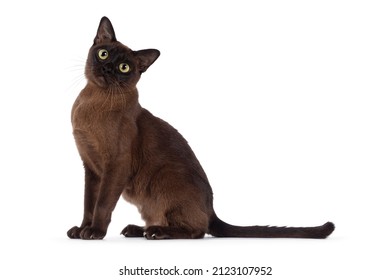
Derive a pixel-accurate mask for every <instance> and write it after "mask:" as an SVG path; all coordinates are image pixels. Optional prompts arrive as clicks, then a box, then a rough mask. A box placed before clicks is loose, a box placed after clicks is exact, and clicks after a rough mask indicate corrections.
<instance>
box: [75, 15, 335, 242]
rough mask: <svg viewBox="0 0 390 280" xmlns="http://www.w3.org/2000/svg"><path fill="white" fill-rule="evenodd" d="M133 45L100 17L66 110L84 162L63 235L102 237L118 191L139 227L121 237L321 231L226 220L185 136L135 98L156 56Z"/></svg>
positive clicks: (329, 226) (324, 229) (323, 233)
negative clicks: (78, 213)
mask: <svg viewBox="0 0 390 280" xmlns="http://www.w3.org/2000/svg"><path fill="white" fill-rule="evenodd" d="M159 55H160V52H159V51H158V50H154V49H147V50H141V51H133V50H131V49H129V48H128V47H126V46H125V45H123V44H121V43H120V42H118V41H117V40H116V37H115V33H114V29H113V27H112V25H111V22H110V21H109V19H108V18H106V17H103V18H102V19H101V22H100V25H99V28H98V31H97V35H96V37H95V40H94V44H93V46H92V47H91V49H90V51H89V55H88V59H87V64H86V68H85V76H86V78H87V80H88V83H87V85H86V87H85V88H84V89H83V90H82V91H81V93H80V95H79V96H78V98H77V99H76V101H75V103H74V106H73V109H72V124H73V133H74V137H75V140H76V144H77V148H78V150H79V153H80V156H81V159H82V161H83V163H84V168H85V198H84V218H83V221H82V223H81V226H80V227H73V228H71V229H70V230H69V231H68V236H69V237H70V238H81V239H102V238H103V237H104V236H105V235H106V232H107V228H108V225H109V223H110V220H111V214H112V211H113V210H114V208H115V205H116V203H117V201H118V199H119V197H120V196H121V195H122V196H123V197H124V198H125V199H126V200H127V201H129V202H131V203H133V204H135V205H136V206H137V207H138V210H139V212H140V213H141V215H142V218H143V219H144V220H145V222H146V225H145V227H139V226H135V225H128V226H127V227H125V228H124V229H123V231H122V234H123V235H124V236H126V237H142V236H145V237H146V238H147V239H167V238H202V237H203V236H204V235H205V234H206V233H207V234H211V235H213V236H217V237H297V238H326V237H327V236H328V235H329V234H331V233H332V231H333V230H334V225H333V223H331V222H328V223H326V224H324V225H322V226H318V227H292V228H286V227H268V226H248V227H241V226H233V225H230V224H227V223H225V222H223V221H221V220H220V219H219V218H218V217H217V215H216V214H215V212H214V209H213V193H212V190H211V187H210V184H209V181H208V179H207V176H206V174H205V172H204V171H203V169H202V167H201V165H200V163H199V162H198V160H197V158H196V157H195V154H194V153H193V152H192V150H191V148H190V147H189V145H188V144H187V142H186V140H185V139H184V138H183V137H182V136H181V135H180V134H179V132H177V130H175V129H174V128H173V127H172V126H170V125H169V124H168V123H166V122H165V121H163V120H161V119H159V118H157V117H155V116H153V115H152V114H151V113H149V112H148V111H147V110H145V109H144V108H142V107H141V105H140V104H139V103H138V91H137V89H136V85H137V82H138V80H139V79H140V77H141V74H142V73H144V72H145V71H146V70H147V69H148V67H149V66H150V65H151V64H153V62H154V61H155V60H156V59H157V58H158V57H159Z"/></svg>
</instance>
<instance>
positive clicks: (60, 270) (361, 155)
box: [0, 0, 390, 279]
mask: <svg viewBox="0 0 390 280" xmlns="http://www.w3.org/2000/svg"><path fill="white" fill-rule="evenodd" d="M0 13H1V16H0V26H1V32H0V40H1V44H0V50H1V57H0V71H1V72H0V73H1V75H0V79H1V83H0V86H1V92H0V93H1V97H0V98H1V99H0V125H1V126H0V128H1V136H0V141H1V145H0V170H1V177H0V200H1V202H0V207H1V209H0V210H1V211H0V215H1V217H0V218H1V219H0V221H1V231H0V235H1V236H0V242H1V243H0V245H1V252H0V256H1V259H2V261H1V269H0V278H2V279H83V278H84V279H125V278H130V277H123V276H119V273H118V271H119V269H120V268H122V267H123V266H125V265H126V266H127V267H132V268H134V267H137V266H142V267H145V268H151V267H160V266H163V267H166V268H170V267H173V266H174V265H177V266H179V267H181V268H188V267H193V268H203V269H209V270H210V271H211V270H212V267H213V266H272V267H273V276H269V279H335V278H336V279H356V278H360V279H363V277H366V278H367V279H388V277H389V276H390V272H389V271H388V269H387V265H388V251H389V249H390V248H389V236H388V234H389V232H390V227H389V219H388V217H389V214H388V213H390V211H389V210H390V209H389V208H390V207H389V199H388V192H386V189H387V188H388V187H389V183H390V182H389V181H390V178H389V170H390V123H389V120H390V83H389V75H390V39H389V38H390V17H389V14H390V7H389V4H387V3H386V1H112V0H110V1H70V0H68V1H63V2H55V1H50V2H49V1H47V2H44V1H12V2H10V1H8V2H7V3H6V4H3V5H2V8H1V12H0ZM103 15H106V16H108V17H109V18H110V19H111V21H112V23H113V25H114V28H115V31H116V35H117V38H118V40H119V41H121V42H123V43H124V44H126V45H128V46H129V47H131V48H132V49H135V50H138V49H143V48H157V49H159V50H160V51H161V57H160V58H159V59H158V60H157V61H156V62H155V64H154V65H153V66H152V67H151V68H149V70H148V71H147V72H146V73H145V74H144V75H143V77H142V79H141V81H140V83H139V87H138V88H139V91H140V103H141V104H142V105H143V106H144V107H145V108H147V109H149V110H150V111H151V112H152V113H154V114H155V115H157V116H159V117H161V118H163V119H165V120H166V121H168V122H169V123H171V124H172V125H173V126H174V127H176V128H177V129H178V130H179V131H180V132H181V133H182V134H183V135H184V136H185V138H186V139H187V140H188V141H189V143H190V145H191V146H192V148H193V150H194V151H195V153H196V154H197V156H198V158H199V160H200V161H201V163H202V165H203V167H204V169H205V170H206V173H207V174H208V177H209V179H210V181H211V184H212V186H213V190H214V195H215V209H216V212H217V213H218V214H219V216H220V217H221V218H222V219H224V220H226V221H227V222H230V223H234V224H240V225H253V224H260V225H267V224H271V225H289V226H306V225H307V226H315V225H319V224H322V223H324V222H326V221H328V220H330V221H333V222H334V223H335V224H336V231H335V232H334V234H333V235H332V236H331V237H330V238H328V239H326V240H296V239H216V238H210V237H208V238H205V239H203V240H192V241H191V240H190V241H188V240H185V241H182V240H176V241H163V242H153V241H147V240H144V239H141V238H137V239H125V238H124V237H122V236H119V233H120V231H121V230H122V228H123V227H124V226H126V225H127V224H128V223H138V224H140V225H141V224H142V221H141V220H140V218H139V215H138V212H137V211H136V210H135V208H134V207H133V206H131V205H129V204H126V203H125V202H124V201H123V200H121V201H120V202H119V203H118V205H117V208H116V210H115V211H114V214H113V221H112V223H111V225H110V227H109V231H108V234H107V236H106V238H105V240H104V241H80V240H69V239H68V238H67V237H66V231H67V230H68V229H69V228H70V227H72V226H74V225H79V224H80V222H81V218H82V208H83V207H82V201H83V169H82V165H81V161H80V159H79V156H78V153H77V150H76V147H75V144H74V140H73V136H72V129H71V125H70V110H71V106H72V103H73V101H74V99H75V98H76V96H77V94H78V92H79V91H80V90H81V89H82V88H83V86H84V85H85V80H84V78H83V67H84V61H85V59H86V55H87V52H88V49H89V47H90V45H91V44H92V41H93V38H94V36H95V34H96V30H97V27H98V23H99V21H100V18H101V17H102V16H103ZM386 258H387V260H386ZM214 277H215V278H220V279H225V278H226V279H232V277H227V276H226V277H222V276H219V277H217V276H214ZM149 278H150V277H148V278H145V277H144V278H135V277H132V279H149ZM210 278H211V279H212V278H213V277H212V276H209V277H205V276H204V277H184V276H181V277H175V278H169V277H166V278H165V279H210ZM245 278H246V277H243V276H241V277H238V276H237V277H235V279H245ZM248 278H251V279H258V277H255V276H252V277H248ZM154 279H158V278H157V277H154Z"/></svg>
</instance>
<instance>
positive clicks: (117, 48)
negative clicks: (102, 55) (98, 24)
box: [92, 42, 134, 56]
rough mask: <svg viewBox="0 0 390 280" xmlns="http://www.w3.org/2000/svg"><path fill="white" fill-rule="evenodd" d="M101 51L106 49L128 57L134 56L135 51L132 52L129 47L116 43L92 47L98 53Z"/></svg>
mask: <svg viewBox="0 0 390 280" xmlns="http://www.w3.org/2000/svg"><path fill="white" fill-rule="evenodd" d="M100 49H106V50H108V51H110V52H111V53H117V54H126V55H128V56H132V55H133V53H134V52H133V50H131V49H130V48H129V47H127V46H125V45H123V44H122V43H120V42H114V43H110V44H96V45H94V46H93V47H92V50H93V51H97V50H100Z"/></svg>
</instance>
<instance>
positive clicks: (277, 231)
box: [209, 214, 335, 238]
mask: <svg viewBox="0 0 390 280" xmlns="http://www.w3.org/2000/svg"><path fill="white" fill-rule="evenodd" d="M334 229H335V226H334V224H333V223H332V222H327V223H325V224H323V225H322V226H317V227H270V226H247V227H245V226H244V227H243V226H234V225H230V224H228V223H225V222H224V221H222V220H220V219H219V218H218V217H217V216H216V215H215V214H214V215H213V217H211V220H210V224H209V234H211V235H213V236H215V237H261V238H326V237H327V236H329V235H330V234H331V233H332V232H333V231H334Z"/></svg>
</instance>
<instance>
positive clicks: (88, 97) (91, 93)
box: [79, 83, 140, 113]
mask: <svg viewBox="0 0 390 280" xmlns="http://www.w3.org/2000/svg"><path fill="white" fill-rule="evenodd" d="M79 102H82V103H84V105H87V104H88V106H91V109H95V110H98V111H100V112H102V113H103V112H115V111H129V110H130V111H133V112H137V111H138V110H139V109H140V105H139V103H138V90H137V88H135V87H134V88H130V89H124V88H115V87H112V88H111V87H109V88H101V87H99V86H96V85H95V84H93V83H87V85H86V86H85V88H84V89H83V90H82V91H81V93H80V96H79Z"/></svg>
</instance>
